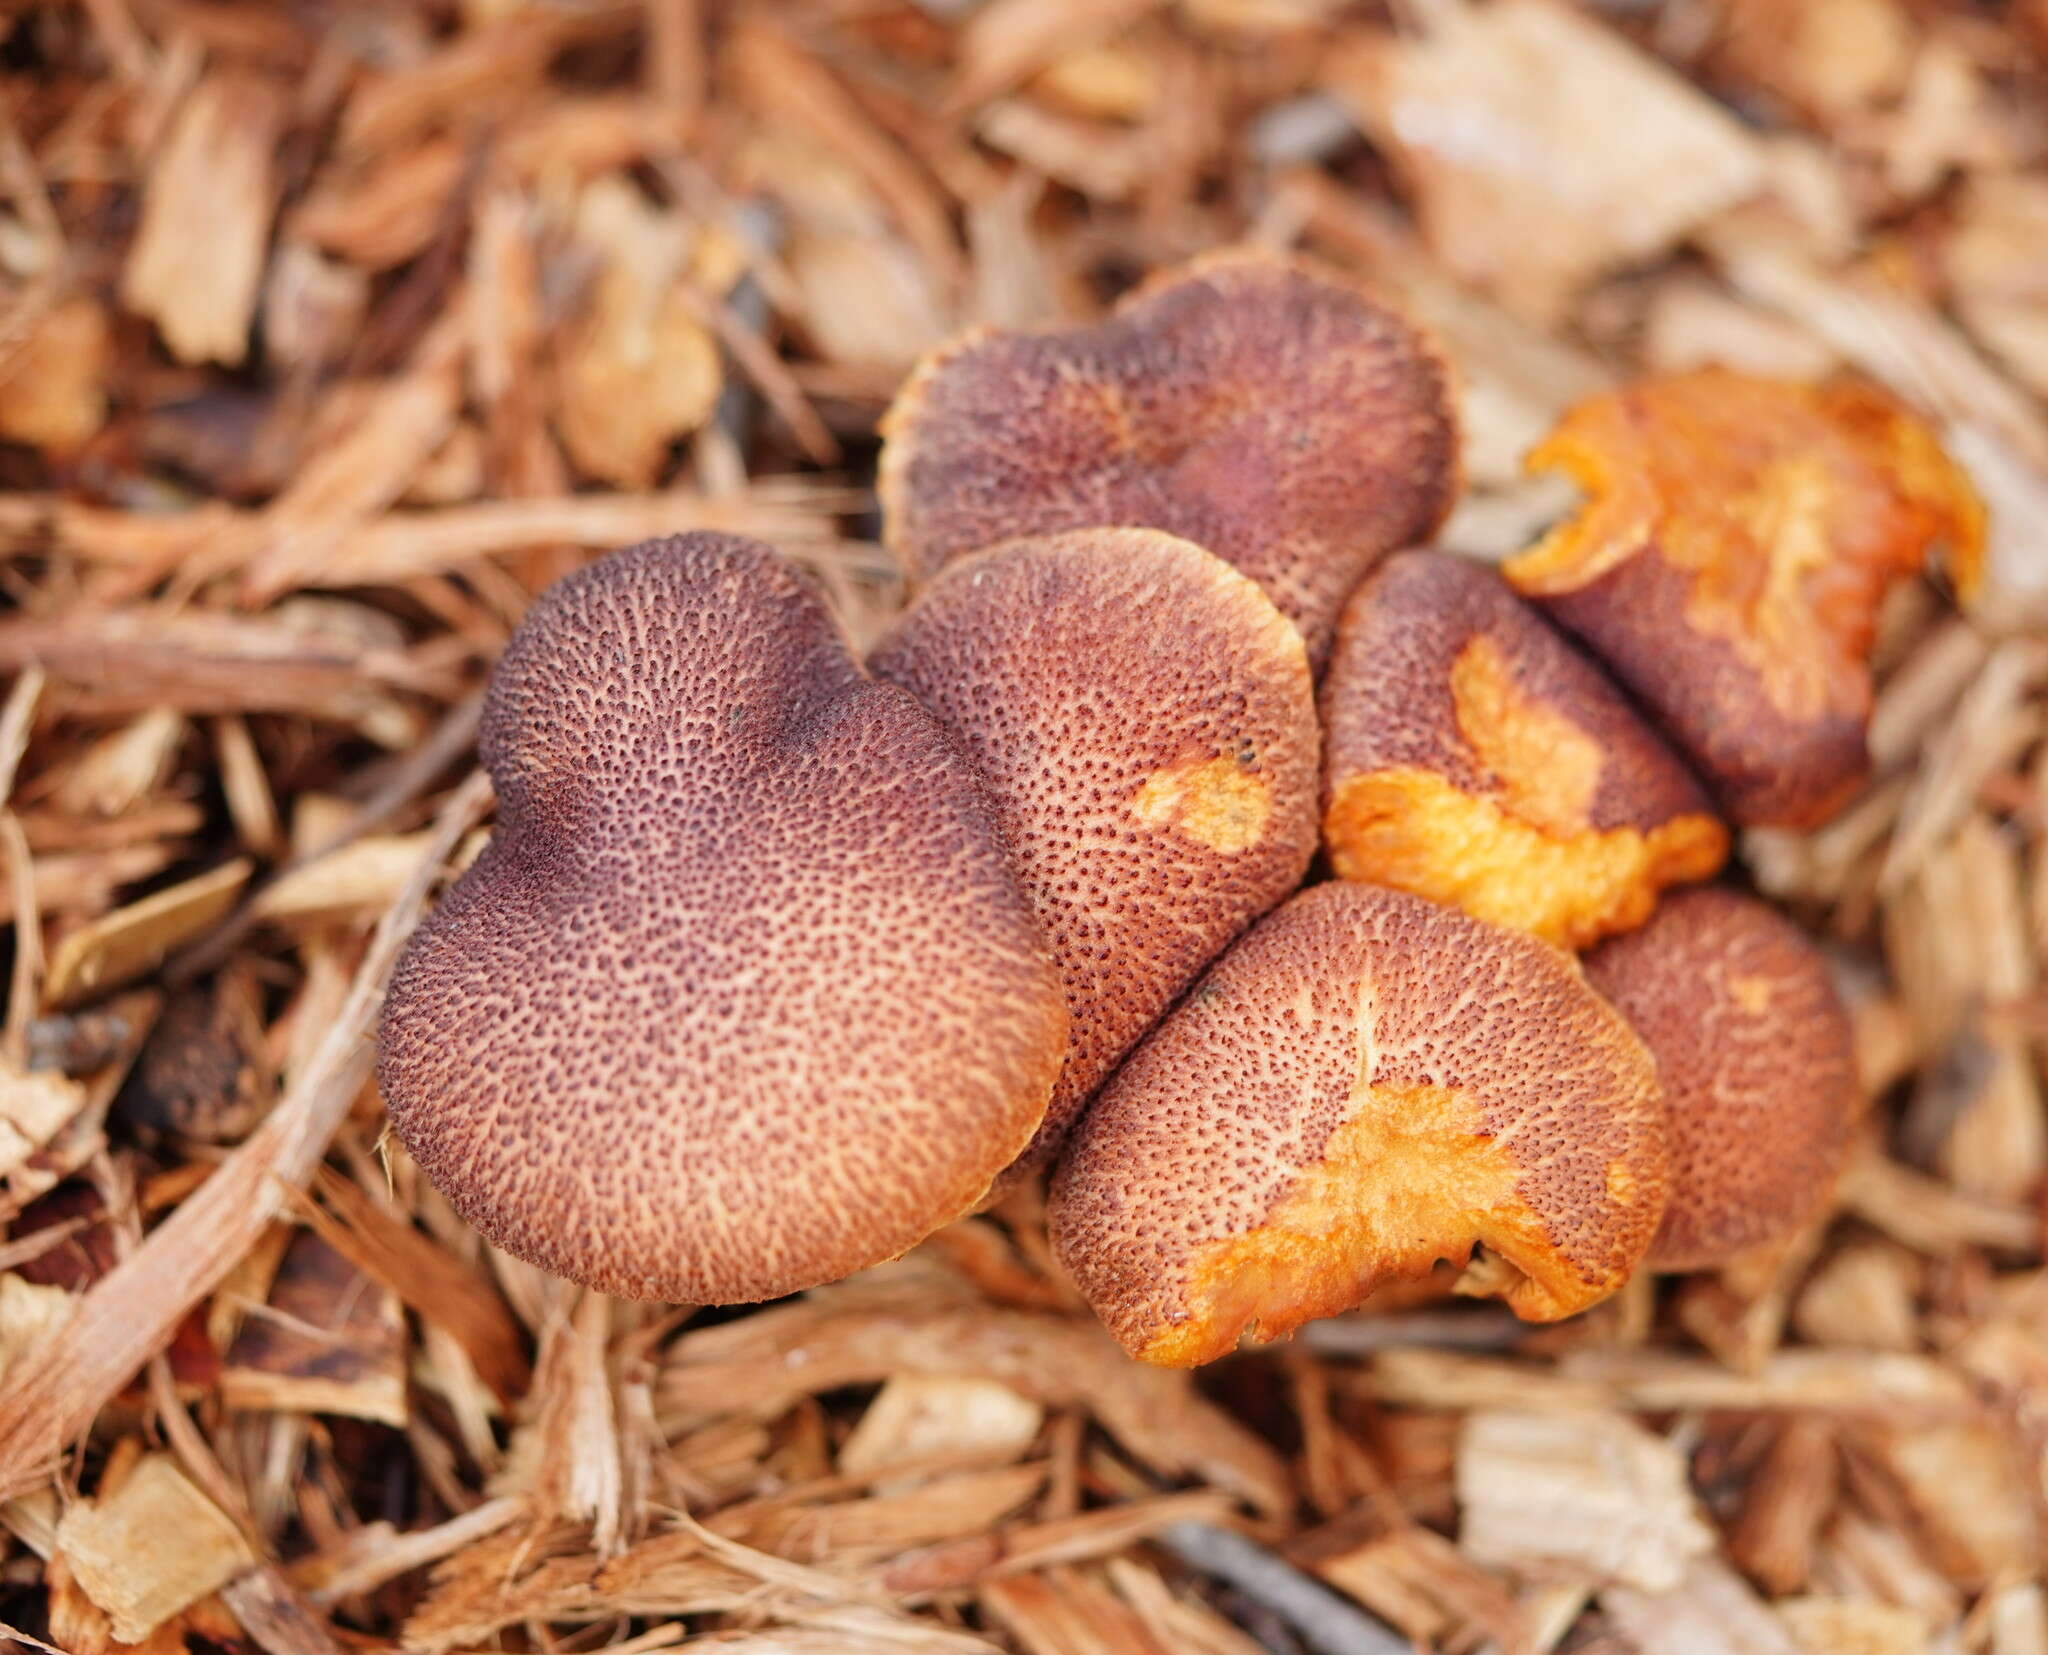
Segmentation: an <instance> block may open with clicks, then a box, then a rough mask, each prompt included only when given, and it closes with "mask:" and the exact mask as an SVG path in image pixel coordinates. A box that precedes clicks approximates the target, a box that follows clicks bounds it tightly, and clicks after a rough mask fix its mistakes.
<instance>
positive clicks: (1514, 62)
mask: <svg viewBox="0 0 2048 1655" xmlns="http://www.w3.org/2000/svg"><path fill="white" fill-rule="evenodd" d="M1432 11H1433V13H1434V14H1435V17H1434V21H1433V22H1432V25H1431V27H1430V29H1429V32H1428V33H1427V34H1426V35H1424V36H1423V37H1421V38H1419V39H1399V38H1386V39H1380V40H1375V41H1369V42H1365V43H1362V44H1361V46H1360V47H1359V48H1358V49H1357V50H1356V51H1353V52H1350V53H1347V54H1346V55H1345V56H1344V57H1343V58H1342V59H1341V60H1340V61H1339V62H1338V63H1337V64H1336V65H1335V66H1334V67H1333V69H1332V71H1331V84H1332V85H1333V87H1334V88H1335V90H1336V91H1337V92H1338V93H1339V94H1340V95H1342V96H1343V97H1345V98H1346V99H1347V100H1348V101H1349V102H1350V104H1351V107H1352V112H1353V115H1354V117H1355V118H1356V119H1357V120H1358V121H1359V122H1360V124H1361V125H1362V126H1364V128H1365V129H1366V130H1367V132H1369V133H1370V134H1371V135H1372V138H1373V140H1374V142H1375V143H1377V144H1378V145H1380V146H1381V147H1382V148H1383V149H1385V150H1386V151H1387V152H1388V153H1389V154H1390V155H1392V156H1393V157H1394V158H1395V159H1396V161H1397V162H1398V164H1399V165H1400V167H1401V169H1402V170H1403V172H1404V173H1405V174H1406V176H1407V179H1408V182H1409V184H1410V187H1411V188H1412V189H1413V191H1414V194H1415V197H1416V205H1417V209H1418V212H1419V214H1420V217H1421V219H1422V223H1423V227H1424V230H1425V232H1426V233H1427V235H1428V237H1429V240H1430V243H1431V245H1432V246H1433V247H1434V248H1435V250H1436V252H1437V255H1438V256H1439V257H1440V258H1441V259H1442V261H1443V262H1444V264H1445V265H1447V266H1448V267H1449V268H1450V269H1451V271H1452V272H1453V273H1455V274H1457V275H1458V276H1460V277H1462V278H1463V279H1465V280H1466V281H1469V282H1471V283H1473V284H1474V285H1475V286H1479V287H1482V288H1485V289H1487V290H1488V291H1490V292H1492V293H1493V294H1494V295H1495V296H1496V297H1498V298H1499V299H1501V300H1502V301H1503V302H1504V303H1507V304H1509V305H1511V306H1513V307H1514V308H1516V309H1518V310H1521V311H1523V312H1525V313H1527V314H1530V315H1533V316H1536V317H1539V318H1545V319H1549V318H1555V317H1556V316H1557V315H1558V313H1559V312H1560V311H1561V310H1562V309H1563V307H1564V306H1565V305H1566V304H1567V303H1568V302H1569V301H1570V300H1571V298H1572V297H1573V296H1574V295H1575V294H1576V292H1577V291H1578V290H1579V288H1580V287H1582V286H1583V285H1584V284H1585V283H1586V282H1587V281H1589V280H1591V279H1592V278H1593V277H1595V276H1597V275H1599V274H1600V273H1601V272H1603V271H1605V270H1607V269H1609V268H1612V267H1613V266H1615V265H1617V264H1622V263H1627V262H1630V261H1634V260H1638V259H1643V258H1647V257H1649V256H1651V255H1652V254H1656V253H1660V252H1662V251H1664V250H1665V249H1666V248H1668V247H1670V246H1671V245H1672V244H1673V243H1674V242H1675V241H1677V240H1678V239H1680V238H1681V237H1683V236H1684V235H1685V234H1686V232H1687V231H1688V230H1690V229H1691V228H1692V227H1693V226H1695V225H1697V224H1699V223H1701V222H1702V221H1704V220H1706V219H1708V218H1710V217H1712V216H1713V215H1714V214H1716V213H1718V212H1720V211H1722V210H1723V209H1724V208H1726V207H1729V206H1731V205H1732V204H1734V203H1735V202H1737V201H1740V200H1742V199H1744V198H1745V197H1747V196H1749V195H1751V194H1752V193H1754V192H1755V191H1756V190H1757V189H1758V188H1759V187H1761V185H1762V183H1763V178H1764V169H1763V159H1762V156H1761V153H1760V152H1759V151H1758V149H1757V146H1756V144H1755V142H1754V141H1753V140H1752V139H1751V138H1750V136H1749V135H1748V133H1747V132H1745V131H1744V129H1743V128H1742V126H1741V124H1740V123H1739V122H1737V121H1736V120H1735V119H1734V117H1732V116H1731V115H1729V114H1728V113H1727V112H1726V111H1725V110H1723V109H1721V108H1720V107H1719V106H1718V105H1716V104H1714V103H1713V102H1712V101H1711V100H1710V99H1708V98H1706V97H1705V96H1703V95H1702V94H1701V93H1699V92H1698V91H1696V90H1695V89H1694V88H1693V87H1692V86H1690V85H1689V84H1687V83H1686V82H1684V81H1683V80H1681V79H1679V78H1678V77H1677V76H1676V75H1674V74H1673V73H1672V72H1671V71H1670V70H1668V69H1666V68H1665V67H1664V66H1663V65H1662V64H1660V63H1658V62H1657V61H1656V60H1655V59H1654V58H1651V57H1649V56H1647V55H1645V54H1644V53H1642V52H1639V51H1638V50H1637V49H1636V48H1635V47H1634V46H1632V45H1630V44H1629V43H1628V42H1627V41H1625V40H1623V39H1622V38H1621V37H1620V36H1618V35H1616V34H1615V33H1613V32H1612V31H1611V30H1609V29H1607V28H1605V27H1604V26H1602V25H1601V24H1600V23H1598V22H1595V21H1593V20H1592V19H1591V18H1589V17H1587V16H1586V15H1585V14H1584V13H1582V12H1579V11H1576V10H1573V9H1571V8H1568V7H1566V6H1563V5H1560V4H1555V3H1553V0H1496V3H1495V4H1493V5H1490V6H1487V7H1484V8H1480V7H1470V6H1465V5H1462V4H1447V5H1444V6H1440V7H1434V8H1432Z"/></svg>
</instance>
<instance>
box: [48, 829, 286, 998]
mask: <svg viewBox="0 0 2048 1655" xmlns="http://www.w3.org/2000/svg"><path fill="white" fill-rule="evenodd" d="M253 871H254V870H253V867H252V865H251V864H250V863H248V862H246V861H242V860H240V859H237V860H235V861H233V862H224V863H222V864H221V865H220V866H219V867H217V868H213V869H211V870H209V871H208V872H206V873H203V874H195V875H194V876H193V877H192V878H190V879H187V880H183V881H181V882H180V883H178V884H176V885H173V886H170V887H169V888H168V889H166V890H161V891H158V892H156V893H155V894H154V895H151V896H146V897H144V898H143V899H142V900H141V901H139V902H134V903H130V904H129V905H128V906H127V907H125V908H118V909H116V910H115V911H114V912H113V913H111V914H108V915H106V916H105V917H104V918H102V919H96V920H94V921H92V922H91V923H90V924H89V925H83V926H81V927H79V929H78V930H76V931H73V932H71V933H70V934H69V935H68V936H66V937H65V938H64V939H63V940H62V941H61V942H59V943H58V944H57V947H56V949H55V951H54V952H53V953H52V954H51V956H50V970H49V975H48V977H47V978H46V979H45V980H44V984H43V996H44V999H45V1000H46V1001H47V1003H48V1004H50V1005H51V1006H54V1007H63V1006H69V1005H75V1004H77V1003H78V1002H79V1001H81V1000H85V999H89V998H90V997H91V996H93V995H95V994H100V993H104V992H105V991H106V990H108V989H110V988H118V987H120V986H121V984H123V983H127V982H132V981H133V980H134V979H135V978H137V977H140V976H142V975H143V974H144V973H145V972H148V971H153V970H154V969H155V968H156V967H157V966H158V965H159V964H160V963H161V962H162V960H163V958H164V956H165V955H167V954H169V953H170V952H171V950H172V949H174V948H177V947H178V946H179V945H180V944H182V943H187V942H190V941H191V940H192V939H193V938H194V937H196V936H198V935H199V934H200V932H202V931H204V930H205V929H206V928H207V927H208V926H210V925H212V924H214V923H215V922H216V921H217V920H220V919H222V918H223V917H225V916H226V914H227V912H228V910H229V909H230V908H232V907H233V906H234V902H235V898H236V897H237V896H238V895H240V894H241V889H242V887H243V886H244V885H245V884H247V883H248V880H249V875H250V873H251V872H253Z"/></svg>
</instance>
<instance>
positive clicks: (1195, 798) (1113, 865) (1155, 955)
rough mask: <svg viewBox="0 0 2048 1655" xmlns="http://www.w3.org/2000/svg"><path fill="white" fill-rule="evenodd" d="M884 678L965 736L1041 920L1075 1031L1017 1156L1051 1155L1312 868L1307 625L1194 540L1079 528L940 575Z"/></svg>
mask: <svg viewBox="0 0 2048 1655" xmlns="http://www.w3.org/2000/svg"><path fill="white" fill-rule="evenodd" d="M871 664H872V666H873V668H874V670H875V671H876V672H877V673H878V674H879V675H880V676H881V677H883V678H887V679H891V680H893V681H894V682H896V683H899V684H901V685H903V686H904V687H905V688H906V689H908V690H910V691H911V692H913V693H914V694H915V695H916V696H917V697H918V699H919V700H920V701H922V702H923V703H924V705H925V706H926V707H928V708H930V709H931V710H932V711H933V712H934V713H936V714H938V716H939V717H940V718H941V719H943V720H945V721H946V722H947V723H948V724H950V725H951V726H952V728H953V729H954V730H955V731H957V732H958V734H959V735H960V737H961V739H962V740H963V741H964V743H965V744H966V746H967V749H968V752H969V753H970V755H971V756H972V757H973V759H974V761H975V764H976V765H977V767H978V768H979V770H980V773H981V775H982V777H983V779H984V780H985V781H986V782H987V784H988V788H989V795H990V798H991V799H992V800H993V802H994V806H995V814H996V820H997V822H998V824H999V825H1000V827H1001V829H1002V832H1003V837H1004V840H1005V842H1006V843H1007V844H1008V846H1009V848H1010V854H1011V856H1012V857H1013V859H1014V861H1015V865H1016V868H1017V871H1018V875H1019V878H1020V880H1021V882H1022V884H1023V887H1024V891H1025V893H1026V894H1027V895H1028V896H1029V897H1030V898H1031V900H1032V902H1033V903H1034V905H1035V906H1036V908H1037V910H1038V914H1039V917H1040V919H1041V920H1042V921H1043V922H1044V925H1045V930H1046V935H1047V939H1048V941H1049V943H1050V946H1051V950H1052V958H1053V963H1054V965H1055V966H1056V967H1057V968H1058V971H1059V974H1060V980H1061V981H1062V983H1063V984H1064V985H1065V987H1066V994H1067V1008H1068V1013H1069V1019H1070V1021H1069V1036H1068V1047H1067V1062H1066V1067H1065V1068H1064V1069H1063V1070H1062V1071H1061V1073H1060V1078H1059V1083H1058V1084H1057V1085H1056V1086H1055V1087H1054V1088H1053V1095H1052V1106H1051V1108H1050V1109H1049V1110H1048V1111H1047V1113H1046V1117H1045V1124H1044V1125H1043V1126H1042V1127H1041V1128H1040V1129H1039V1134H1038V1137H1037V1139H1036V1140H1035V1141H1034V1143H1033V1145H1032V1148H1031V1152H1030V1153H1029V1155H1028V1156H1027V1157H1026V1161H1025V1163H1024V1165H1025V1166H1033V1165H1038V1164H1041V1163H1042V1162H1043V1161H1045V1160H1046V1159H1048V1158H1049V1157H1050V1155H1051V1154H1052V1152H1053V1151H1055V1150H1056V1149H1057V1148H1058V1146H1059V1142H1060V1139H1061V1137H1062V1136H1064V1134H1065V1132H1066V1129H1067V1126H1068V1124H1069V1123H1070V1122H1071V1121H1072V1119H1073V1117H1074V1116H1075V1114H1076V1113H1077V1112H1078V1111H1079V1110H1080V1108H1081V1106H1082V1104H1083V1103H1084V1102H1086V1101H1087V1099H1088V1098H1089V1097H1090V1096H1091V1095H1092V1094H1093V1093H1094V1091H1095V1089H1096V1088H1097V1087H1098V1086H1099V1085H1101V1083H1102V1081H1103V1079H1104V1077H1105V1076H1106V1075H1107V1074H1108V1073H1109V1071H1110V1070H1111V1069H1112V1068H1113V1067H1114V1066H1115V1065H1116V1063H1117V1061H1118V1060H1119V1059H1120V1058H1121V1057H1122V1056H1123V1055H1124V1053H1125V1052H1126V1051H1128V1050H1129V1049H1130V1047H1131V1045H1132V1043H1133V1042H1135V1041H1136V1040H1137V1039H1138V1037H1139V1036H1140V1035H1142V1034H1143V1033H1144V1032H1145V1031H1146V1030H1147V1029H1148V1028H1150V1027H1151V1026H1152V1024H1153V1023H1154V1022H1156V1021H1157V1020H1158V1018H1159V1016H1160V1014H1161V1013H1162V1012H1164V1011H1165V1010H1166V1008H1167V1007H1168V1006H1169V1005H1170V1004H1171V1003H1172V1002H1173V1000H1174V999H1175V998H1176V997H1177V996H1178V995H1179V994H1180V992H1181V991H1182V990H1183V989H1184V988H1186V987H1187V985H1188V984H1189V983H1190V982H1191V981H1193V979H1194V977H1195V975H1196V973H1198V972H1199V971H1200V970H1201V969H1202V968H1203V967H1204V966H1205V965H1207V964H1208V963H1209V962H1210V960H1212V959H1213V958H1215V956H1216V955H1217V954H1218V953H1219V952H1221V951H1222V949H1223V948H1224V946H1225V945H1226V944H1228V943H1229V942H1230V940H1231V939H1232V938H1233V937H1235V936H1236V935H1237V934H1238V933H1239V932H1241V931H1242V930H1243V929H1244V928H1245V927H1246V926H1247V925H1249V924H1250V923H1251V922H1252V921H1253V920H1254V919H1256V918H1258V916H1259V915H1261V914H1263V913H1265V912H1266V911H1267V910H1268V909H1269V908H1271V907H1272V906H1273V905H1274V904H1275V903H1277V902H1279V901H1280V900H1281V899H1282V898H1283V897H1285V896H1286V895H1287V894H1288V893H1289V892H1291V891H1292V890H1294V889H1295V887H1296V886H1298V885H1299V884H1300V883H1301V877H1302V875H1303V873H1304V872H1306V871H1307V868H1308V864H1309V859H1310V858H1311V857H1312V856H1313V855H1314V854H1315V845H1316V822H1315V799H1316V765H1317V751H1318V745H1319V737H1318V734H1317V729H1316V713H1315V699H1314V691H1313V690H1312V689H1311V687H1310V683H1309V674H1308V658H1307V656H1306V655H1305V654H1304V653H1303V650H1302V642H1301V635H1300V633H1298V632H1297V631H1296V630H1295V629H1294V627H1293V626H1292V625H1290V624H1289V622H1288V621H1287V618H1286V617H1285V616H1283V615H1282V614H1281V613H1280V611H1279V610H1277V609H1276V608H1274V607H1273V604H1272V602H1271V600H1270V599H1268V598H1267V597H1266V595H1265V593H1263V592H1262V591H1260V590H1259V588H1258V587H1257V586H1256V585H1255V584H1253V582H1252V581H1250V580H1248V579H1247V578H1246V577H1245V576H1243V575H1241V574H1239V573H1238V572H1237V571H1236V570H1235V569H1233V568H1231V567H1230V566H1229V565H1228V564H1227V563H1224V562H1223V561H1222V560H1220V559H1218V558H1215V557H1212V556H1210V554H1209V553H1207V552H1205V551H1203V550H1202V549H1201V548H1200V547H1199V546H1193V545H1190V544H1189V543H1188V542H1187V541H1185V540H1178V539H1176V538H1174V537H1173V536H1172V535H1169V534H1162V533H1160V532H1159V531H1157V530H1155V529H1081V530H1076V531H1073V532H1070V533H1066V534H1056V535H1048V536H1046V537H1044V538H1041V539H1029V540H1019V541H1013V542H1011V543H1010V544H1009V545H1007V546H1001V547H997V548H995V549H993V550H990V551H986V552H982V553H980V554H978V555H976V556H974V557H970V558H966V559H963V560H961V561H960V562H957V563H952V564H949V565H948V566H947V567H946V568H945V569H944V570H943V571H941V572H940V574H939V575H938V577H937V578H936V579H935V580H933V582H932V583H931V585H930V586H929V587H927V588H926V590H925V592H924V594H923V596H922V597H921V598H920V599H919V601H918V602H917V603H916V604H915V605H913V606H912V608H911V609H910V610H909V611H908V613H906V614H905V615H904V616H903V617H902V619H901V620H900V621H899V622H898V623H897V625H896V627H895V630H894V631H893V633H892V634H891V635H890V636H889V637H888V638H887V639H886V640H885V641H884V643H883V644H882V646H881V647H880V648H879V649H878V650H877V651H876V652H875V654H874V656H873V658H872V663H871ZM1019 1170H1020V1172H1021V1171H1022V1170H1023V1168H1022V1167H1020V1169H1019Z"/></svg>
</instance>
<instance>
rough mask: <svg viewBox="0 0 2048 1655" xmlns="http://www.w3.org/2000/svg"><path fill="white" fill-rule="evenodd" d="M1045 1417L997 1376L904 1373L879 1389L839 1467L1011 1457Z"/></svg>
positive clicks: (858, 1471)
mask: <svg viewBox="0 0 2048 1655" xmlns="http://www.w3.org/2000/svg"><path fill="white" fill-rule="evenodd" d="M1044 1419H1045V1409H1044V1408H1043V1407H1042V1406H1041V1405H1040V1404H1038V1403H1037V1402H1034V1401H1033V1400H1031V1399H1030V1398H1029V1397H1024V1396H1019V1395H1018V1394H1017V1393H1016V1392H1015V1391H1013V1390H1011V1389H1010V1388H1009V1387H1008V1386H1007V1385H1000V1384H997V1383H996V1382H995V1381H993V1380H988V1379H967V1378H959V1377H952V1376H947V1375H927V1374H905V1375H903V1376H901V1377H900V1378H896V1379H892V1380H890V1381H889V1382H888V1383H887V1384H886V1385H884V1386H883V1387H882V1388H881V1390H879V1391H877V1392H876V1393H875V1399H874V1401H872V1402H870V1403H869V1404H868V1405H867V1408H866V1409H865V1410H864V1411H863V1412H862V1414H861V1417H860V1423H859V1424H858V1425H856V1426H855V1427H854V1429H853V1434H852V1435H851V1436H850V1437H848V1438H847V1439H846V1442H845V1444H844V1446H843V1447H841V1449H840V1450H839V1468H840V1470H842V1471H844V1472H848V1473H850V1474H852V1475H855V1476H860V1475H864V1474H866V1473H869V1472H876V1471H884V1470H887V1469H888V1468H889V1467H890V1466H893V1465H901V1464H902V1463H904V1462H905V1461H908V1460H919V1459H929V1458H932V1457H934V1456H936V1455H941V1454H954V1453H973V1454H976V1455H987V1456H988V1457H989V1458H991V1459H994V1460H997V1461H1006V1460H1013V1459H1016V1458H1018V1457H1020V1456H1021V1455H1022V1454H1023V1453H1024V1451H1025V1450H1026V1449H1027V1448H1029V1447H1030V1446H1031V1444H1032V1442H1033V1441H1034V1440H1035V1439H1036V1438H1037V1436H1038V1429H1039V1426H1040V1425H1041V1424H1042V1423H1043V1422H1044ZM881 1486H882V1487H883V1488H885V1489H886V1488H887V1487H888V1486H889V1485H888V1484H887V1483H886V1482H885V1483H883V1484H882V1485H881Z"/></svg>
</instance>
